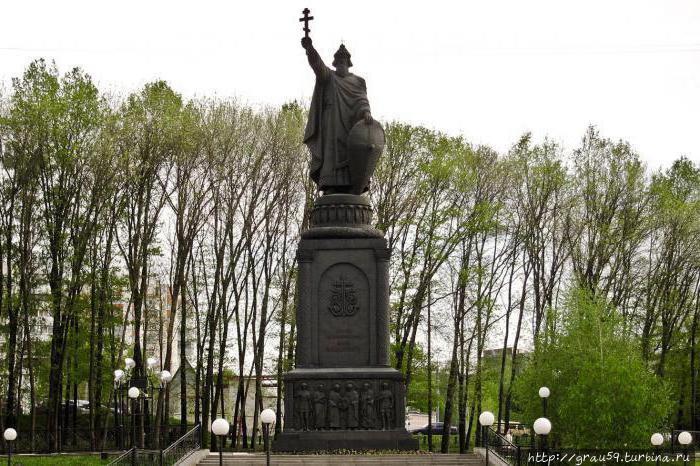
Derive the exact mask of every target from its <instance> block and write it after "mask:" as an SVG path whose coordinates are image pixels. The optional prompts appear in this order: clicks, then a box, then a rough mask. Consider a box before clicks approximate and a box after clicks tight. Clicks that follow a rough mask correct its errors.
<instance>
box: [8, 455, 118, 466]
mask: <svg viewBox="0 0 700 466" xmlns="http://www.w3.org/2000/svg"><path fill="white" fill-rule="evenodd" d="M6 458H7V457H6V456H5V457H2V460H5V459H6ZM107 463H109V460H104V461H103V460H100V455H60V454H59V455H46V456H39V455H17V456H14V455H13V456H12V466H35V465H43V466H46V465H52V466H53V465H55V466H73V465H75V466H82V465H87V466H92V465H104V464H107Z"/></svg>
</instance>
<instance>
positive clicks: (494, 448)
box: [486, 428, 532, 466]
mask: <svg viewBox="0 0 700 466" xmlns="http://www.w3.org/2000/svg"><path fill="white" fill-rule="evenodd" d="M486 448H487V449H488V450H489V452H491V453H493V454H496V455H497V456H498V457H500V458H501V459H502V460H503V461H505V462H507V463H509V464H512V465H515V466H520V465H525V464H528V453H529V452H530V451H532V450H531V448H530V447H526V446H521V445H516V444H515V443H513V442H511V441H510V440H508V439H507V438H505V437H504V436H502V435H501V434H499V433H498V432H496V431H495V430H493V429H492V428H488V430H487V431H486Z"/></svg>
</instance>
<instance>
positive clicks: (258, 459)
mask: <svg viewBox="0 0 700 466" xmlns="http://www.w3.org/2000/svg"><path fill="white" fill-rule="evenodd" d="M223 459H224V461H223V464H224V465H225V466H239V465H240V466H242V465H265V464H266V463H265V455H263V454H254V453H224V455H223ZM198 464H200V465H203V466H218V464H219V454H218V453H210V454H209V456H207V457H205V458H204V459H203V460H202V461H200V462H199V463H198ZM483 464H484V460H483V458H482V457H480V456H479V455H475V454H473V453H467V454H465V455H458V454H446V455H442V454H419V455H410V454H405V455H401V454H398V455H272V456H271V457H270V466H287V465H313V466H326V465H328V466H341V465H342V466H355V465H357V466H360V465H367V466H373V465H376V466H379V465H381V466H385V465H387V466H403V465H406V466H423V465H436V466H458V465H459V466H464V465H467V466H477V465H479V466H480V465H483Z"/></svg>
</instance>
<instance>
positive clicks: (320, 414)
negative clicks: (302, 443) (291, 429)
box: [294, 380, 395, 431]
mask: <svg viewBox="0 0 700 466" xmlns="http://www.w3.org/2000/svg"><path fill="white" fill-rule="evenodd" d="M310 385H311V384H310V382H309V383H307V382H300V383H298V384H297V386H298V387H299V388H298V389H297V390H296V391H295V393H296V396H295V397H294V415H295V416H294V417H295V426H296V429H297V430H304V431H307V430H326V429H331V430H337V429H350V430H355V429H365V430H379V429H382V430H390V429H391V428H392V420H393V418H394V398H395V396H394V392H393V391H392V389H391V387H392V385H393V384H391V383H389V382H381V383H380V382H379V381H377V380H374V381H359V382H353V381H345V382H343V381H331V382H330V383H329V384H328V386H330V387H331V388H330V390H328V391H327V389H326V384H324V383H318V384H317V385H315V387H313V388H312V389H311V390H310V389H309V387H310ZM358 387H359V391H358Z"/></svg>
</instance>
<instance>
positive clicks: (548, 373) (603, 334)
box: [515, 289, 672, 448]
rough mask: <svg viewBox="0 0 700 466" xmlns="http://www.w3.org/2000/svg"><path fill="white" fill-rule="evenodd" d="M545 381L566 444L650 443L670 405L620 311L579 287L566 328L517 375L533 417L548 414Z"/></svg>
mask: <svg viewBox="0 0 700 466" xmlns="http://www.w3.org/2000/svg"><path fill="white" fill-rule="evenodd" d="M541 386H547V387H549V388H550V390H551V396H550V398H549V409H548V413H547V414H548V417H549V418H550V420H551V421H552V425H553V428H552V435H553V437H554V438H555V439H556V440H557V441H558V442H559V443H560V445H561V446H563V447H572V448H606V447H620V446H621V445H627V446H628V447H646V446H647V445H648V443H649V435H650V434H651V433H652V432H655V431H657V430H658V429H660V428H662V427H664V422H665V421H666V420H667V418H668V415H669V412H670V410H671V407H672V402H671V400H670V398H669V392H668V389H667V387H666V385H665V384H664V383H663V382H662V381H661V380H660V379H658V378H657V377H656V376H655V375H654V374H653V373H651V372H650V371H649V370H648V369H647V367H646V366H645V364H644V362H643V360H642V359H641V356H640V348H639V344H638V343H637V342H636V341H635V340H632V339H629V338H628V337H626V336H624V335H623V333H622V325H621V320H620V318H619V317H618V314H617V312H616V310H615V309H613V308H611V307H610V306H609V305H607V304H606V303H605V302H604V301H603V300H602V299H600V298H597V297H594V296H591V295H590V293H588V292H587V291H583V290H577V289H576V290H573V291H572V292H571V293H570V296H569V298H568V299H567V302H566V306H565V314H564V328H563V331H562V332H561V334H558V335H550V336H549V343H548V344H546V345H545V344H544V343H543V342H542V341H539V342H538V344H537V345H536V349H535V352H534V354H533V357H532V359H531V360H530V362H529V363H528V364H527V365H526V367H525V368H524V370H523V372H522V374H521V375H520V377H518V379H517V381H516V387H515V391H516V398H517V401H518V403H519V405H520V406H521V407H522V409H523V415H524V419H523V420H524V421H526V422H528V423H531V422H533V421H534V419H535V418H537V417H540V416H541V415H542V406H541V401H540V399H539V397H538V395H537V391H538V388H539V387H541Z"/></svg>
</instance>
